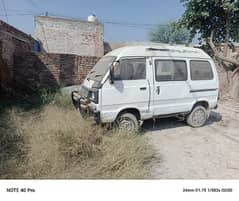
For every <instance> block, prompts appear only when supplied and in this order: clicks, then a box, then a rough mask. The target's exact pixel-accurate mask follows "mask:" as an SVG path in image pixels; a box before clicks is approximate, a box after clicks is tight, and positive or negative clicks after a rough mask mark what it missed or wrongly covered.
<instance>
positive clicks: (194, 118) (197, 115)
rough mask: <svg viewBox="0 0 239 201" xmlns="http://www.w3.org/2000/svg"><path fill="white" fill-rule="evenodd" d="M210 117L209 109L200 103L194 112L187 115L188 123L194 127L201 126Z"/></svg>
mask: <svg viewBox="0 0 239 201" xmlns="http://www.w3.org/2000/svg"><path fill="white" fill-rule="evenodd" d="M207 119H208V111H207V110H206V108H205V107H203V106H201V105H198V106H196V107H195V108H194V109H193V110H192V112H191V113H190V114H189V115H188V116H187V120H186V121H187V124H189V125H190V126H192V127H195V128H196V127H201V126H203V125H204V124H205V123H206V121H207Z"/></svg>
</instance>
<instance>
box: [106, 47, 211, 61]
mask: <svg viewBox="0 0 239 201" xmlns="http://www.w3.org/2000/svg"><path fill="white" fill-rule="evenodd" d="M105 56H116V57H118V58H119V57H138V56H142V57H145V56H155V57H157V56H160V57H182V58H197V59H211V57H210V56H209V55H208V54H206V53H205V52H204V51H203V50H201V49H199V48H193V47H185V46H182V45H174V46H173V45H167V44H165V45H164V44H160V45H135V46H125V47H121V48H118V49H115V50H113V51H111V52H109V53H108V54H106V55H105Z"/></svg>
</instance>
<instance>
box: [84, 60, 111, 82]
mask: <svg viewBox="0 0 239 201" xmlns="http://www.w3.org/2000/svg"><path fill="white" fill-rule="evenodd" d="M115 58H116V57H113V56H106V57H102V58H101V59H100V60H99V61H98V62H97V63H96V64H95V66H94V67H93V68H92V70H91V71H90V72H89V74H88V76H87V78H86V79H90V80H95V81H98V82H99V81H101V80H102V79H103V77H104V75H105V73H106V72H107V70H108V69H109V67H110V65H111V64H112V63H113V61H114V60H115Z"/></svg>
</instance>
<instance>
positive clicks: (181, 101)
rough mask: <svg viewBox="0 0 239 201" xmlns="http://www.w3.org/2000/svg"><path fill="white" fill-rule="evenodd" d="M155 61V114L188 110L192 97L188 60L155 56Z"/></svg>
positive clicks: (153, 108)
mask: <svg viewBox="0 0 239 201" xmlns="http://www.w3.org/2000/svg"><path fill="white" fill-rule="evenodd" d="M153 63H154V64H153V65H154V90H153V91H154V92H153V107H152V110H153V115H154V116H158V115H167V114H176V113H181V112H188V111H189V110H190V106H191V101H192V98H191V94H190V92H189V91H190V90H189V85H188V81H187V80H188V71H187V62H186V60H182V59H175V60H174V59H157V58H155V59H154V62H153Z"/></svg>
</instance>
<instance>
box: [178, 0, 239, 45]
mask: <svg viewBox="0 0 239 201" xmlns="http://www.w3.org/2000/svg"><path fill="white" fill-rule="evenodd" d="M181 2H182V3H183V4H184V6H185V7H186V10H185V13H184V14H183V17H182V24H183V25H185V26H186V27H187V28H188V29H189V30H190V32H191V35H192V36H195V34H197V33H199V34H200V38H199V40H200V41H202V40H203V39H207V38H208V37H210V34H211V31H212V30H214V33H215V42H216V43H220V42H224V41H225V37H226V22H227V19H229V21H230V39H231V40H232V41H238V40H239V34H238V29H239V2H238V1H237V0H181Z"/></svg>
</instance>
